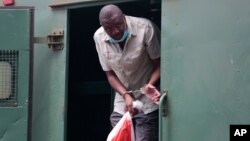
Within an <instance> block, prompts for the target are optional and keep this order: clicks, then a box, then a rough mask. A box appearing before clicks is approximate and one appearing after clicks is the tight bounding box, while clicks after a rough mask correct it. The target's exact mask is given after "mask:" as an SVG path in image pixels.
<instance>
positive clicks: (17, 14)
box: [0, 9, 33, 141]
mask: <svg viewBox="0 0 250 141" xmlns="http://www.w3.org/2000/svg"><path fill="white" fill-rule="evenodd" d="M32 12H33V11H32V10H31V9H0V18H1V21H0V24H1V27H0V37H1V39H0V40H1V42H0V46H1V48H0V52H1V56H0V58H1V60H2V61H3V62H6V63H10V67H11V72H15V73H11V83H10V84H11V86H10V87H11V95H10V97H17V99H16V100H15V102H14V103H12V104H11V103H9V102H8V101H9V100H11V98H7V99H1V100H0V102H3V104H1V106H0V115H1V116H0V134H1V135H0V137H1V140H3V141H15V140H19V141H27V139H28V134H29V133H28V110H29V109H28V108H29V107H28V106H29V100H30V99H29V93H30V77H31V74H30V67H32V66H31V62H30V55H31V46H32V45H31V44H30V40H31V35H32V34H31V32H32V26H31V24H32V22H31V21H32V19H33V18H32ZM17 23H18V24H17ZM13 52H17V56H14V57H16V58H13ZM12 59H17V60H16V62H13V61H12ZM2 69H4V68H2ZM0 75H4V74H0ZM0 81H1V80H0ZM13 85H14V86H13ZM6 87H7V86H6ZM2 88H3V87H2ZM30 102H31V101H30ZM4 103H6V104H8V105H6V106H4Z"/></svg>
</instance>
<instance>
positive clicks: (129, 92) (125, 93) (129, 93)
mask: <svg viewBox="0 0 250 141" xmlns="http://www.w3.org/2000/svg"><path fill="white" fill-rule="evenodd" d="M132 93H133V91H126V92H123V93H122V97H123V98H125V95H127V94H128V95H131V94H132Z"/></svg>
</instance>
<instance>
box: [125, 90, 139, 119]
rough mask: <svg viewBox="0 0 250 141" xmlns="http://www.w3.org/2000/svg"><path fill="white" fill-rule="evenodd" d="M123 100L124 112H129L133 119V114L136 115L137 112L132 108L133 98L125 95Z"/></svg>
mask: <svg viewBox="0 0 250 141" xmlns="http://www.w3.org/2000/svg"><path fill="white" fill-rule="evenodd" d="M124 99H125V104H126V105H125V111H126V112H127V111H129V113H130V114H131V116H132V117H133V116H134V115H135V114H137V113H138V110H137V109H136V108H133V101H134V99H133V97H132V96H131V95H130V94H125V95H124Z"/></svg>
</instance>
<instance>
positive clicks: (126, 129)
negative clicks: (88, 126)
mask: <svg viewBox="0 0 250 141" xmlns="http://www.w3.org/2000/svg"><path fill="white" fill-rule="evenodd" d="M107 141H135V135H134V127H133V123H132V117H131V115H130V113H129V112H126V113H125V115H124V116H123V117H122V118H121V119H120V121H119V122H118V123H117V124H116V126H115V127H114V128H113V129H112V131H111V132H110V133H109V135H108V138H107Z"/></svg>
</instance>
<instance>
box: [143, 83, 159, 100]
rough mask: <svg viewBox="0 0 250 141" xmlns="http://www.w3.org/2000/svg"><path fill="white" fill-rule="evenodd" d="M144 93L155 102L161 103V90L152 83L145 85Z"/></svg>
mask: <svg viewBox="0 0 250 141" xmlns="http://www.w3.org/2000/svg"><path fill="white" fill-rule="evenodd" d="M144 93H145V94H146V96H147V97H148V98H149V99H151V100H152V101H153V102H154V103H156V104H159V101H160V97H161V94H160V92H159V91H158V90H157V89H156V88H155V86H153V85H151V84H147V85H146V86H145V87H144Z"/></svg>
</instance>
